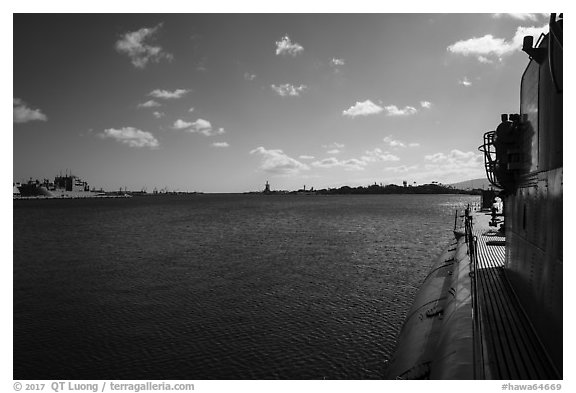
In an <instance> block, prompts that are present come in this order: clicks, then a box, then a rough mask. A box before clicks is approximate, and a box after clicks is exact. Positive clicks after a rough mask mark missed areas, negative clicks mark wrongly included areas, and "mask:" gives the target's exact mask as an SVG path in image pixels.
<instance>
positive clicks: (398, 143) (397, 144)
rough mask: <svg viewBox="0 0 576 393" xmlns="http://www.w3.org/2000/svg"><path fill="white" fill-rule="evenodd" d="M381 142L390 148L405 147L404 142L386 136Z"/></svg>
mask: <svg viewBox="0 0 576 393" xmlns="http://www.w3.org/2000/svg"><path fill="white" fill-rule="evenodd" d="M382 140H383V141H384V143H386V144H388V145H389V146H391V147H406V144H405V143H404V142H401V141H399V140H396V139H392V136H387V137H385V138H384V139H382Z"/></svg>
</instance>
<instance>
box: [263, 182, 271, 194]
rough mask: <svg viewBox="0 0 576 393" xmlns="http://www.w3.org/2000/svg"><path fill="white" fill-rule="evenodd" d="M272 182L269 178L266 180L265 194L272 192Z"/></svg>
mask: <svg viewBox="0 0 576 393" xmlns="http://www.w3.org/2000/svg"><path fill="white" fill-rule="evenodd" d="M270 192H271V191H270V184H269V183H268V180H266V185H265V186H264V194H270Z"/></svg>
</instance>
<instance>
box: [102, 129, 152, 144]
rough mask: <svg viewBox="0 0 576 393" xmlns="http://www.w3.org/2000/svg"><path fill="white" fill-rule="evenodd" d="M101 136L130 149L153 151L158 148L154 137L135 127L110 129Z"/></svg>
mask: <svg viewBox="0 0 576 393" xmlns="http://www.w3.org/2000/svg"><path fill="white" fill-rule="evenodd" d="M99 135H100V137H101V138H112V139H115V140H117V141H118V142H120V143H124V144H126V145H128V146H130V147H137V148H140V147H149V148H151V149H154V148H157V147H158V140H157V139H156V138H155V137H154V135H152V134H151V133H149V132H147V131H142V130H139V129H137V128H134V127H123V128H120V129H115V128H108V129H106V130H104V132H103V133H101V134H99Z"/></svg>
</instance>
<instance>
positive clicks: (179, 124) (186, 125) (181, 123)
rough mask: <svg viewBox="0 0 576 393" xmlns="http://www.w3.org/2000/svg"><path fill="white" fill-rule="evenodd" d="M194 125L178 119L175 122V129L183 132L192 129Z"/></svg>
mask: <svg viewBox="0 0 576 393" xmlns="http://www.w3.org/2000/svg"><path fill="white" fill-rule="evenodd" d="M192 124H193V123H191V122H187V121H184V120H182V119H178V120H176V121H175V122H174V126H173V128H174V129H176V130H183V129H185V128H189V127H192Z"/></svg>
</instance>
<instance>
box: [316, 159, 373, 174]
mask: <svg viewBox="0 0 576 393" xmlns="http://www.w3.org/2000/svg"><path fill="white" fill-rule="evenodd" d="M310 165H312V166H313V167H316V168H343V169H345V170H356V171H362V170H364V167H365V166H366V162H365V161H362V160H359V159H357V158H350V159H348V160H338V159H337V158H336V157H329V158H324V159H323V160H320V161H314V162H313V163H312V164H310Z"/></svg>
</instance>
